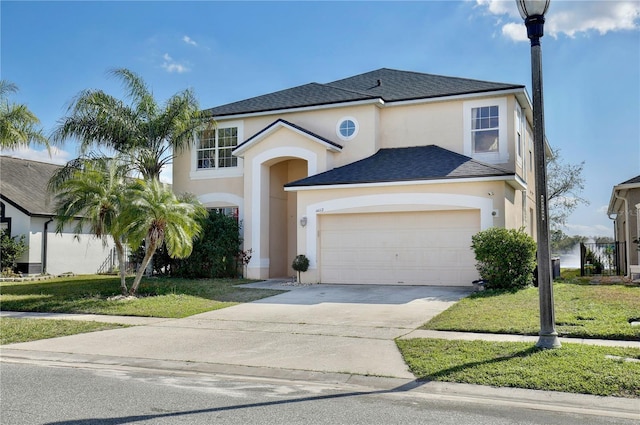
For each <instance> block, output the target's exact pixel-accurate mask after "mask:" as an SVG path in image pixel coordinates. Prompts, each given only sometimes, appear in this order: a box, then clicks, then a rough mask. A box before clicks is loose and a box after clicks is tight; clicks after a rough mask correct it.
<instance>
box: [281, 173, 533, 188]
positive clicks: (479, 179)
mask: <svg viewBox="0 0 640 425" xmlns="http://www.w3.org/2000/svg"><path fill="white" fill-rule="evenodd" d="M487 181H507V182H508V183H509V184H511V185H512V186H513V184H512V182H513V183H516V182H518V183H516V184H517V185H518V186H522V187H521V188H520V189H519V190H524V189H526V188H527V185H526V184H524V182H522V180H520V179H519V177H518V176H517V175H515V174H513V175H509V176H495V177H471V178H462V179H455V178H454V179H436V180H407V181H394V182H376V183H354V184H327V185H314V186H294V187H285V188H284V190H285V191H287V192H296V191H302V190H322V189H359V188H367V187H391V186H417V185H424V184H452V183H475V182H487Z"/></svg>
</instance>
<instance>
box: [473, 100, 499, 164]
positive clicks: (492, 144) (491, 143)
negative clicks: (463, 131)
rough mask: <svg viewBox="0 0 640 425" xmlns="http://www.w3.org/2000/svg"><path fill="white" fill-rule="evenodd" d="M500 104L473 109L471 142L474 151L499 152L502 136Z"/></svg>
mask: <svg viewBox="0 0 640 425" xmlns="http://www.w3.org/2000/svg"><path fill="white" fill-rule="evenodd" d="M498 111H499V108H498V106H495V105H494V106H483V107H480V108H472V109H471V143H472V145H473V153H484V152H498V138H499V136H500V125H499V114H498Z"/></svg>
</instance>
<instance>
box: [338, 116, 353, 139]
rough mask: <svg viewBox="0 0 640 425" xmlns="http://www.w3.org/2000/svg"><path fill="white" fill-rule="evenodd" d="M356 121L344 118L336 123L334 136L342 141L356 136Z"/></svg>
mask: <svg viewBox="0 0 640 425" xmlns="http://www.w3.org/2000/svg"><path fill="white" fill-rule="evenodd" d="M358 128H359V127H358V121H356V119H355V118H352V117H345V118H342V119H341V120H339V121H338V125H337V126H336V134H337V135H338V137H339V138H340V139H342V140H351V139H353V138H354V137H356V135H357V134H358Z"/></svg>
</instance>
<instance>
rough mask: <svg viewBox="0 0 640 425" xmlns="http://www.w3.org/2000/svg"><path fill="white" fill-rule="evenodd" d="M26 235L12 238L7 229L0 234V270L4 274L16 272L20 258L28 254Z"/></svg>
mask: <svg viewBox="0 0 640 425" xmlns="http://www.w3.org/2000/svg"><path fill="white" fill-rule="evenodd" d="M24 239H25V238H24V235H20V236H14V237H11V235H10V234H9V231H8V230H7V229H4V230H2V233H0V263H1V267H0V270H1V271H2V273H5V270H6V271H7V272H11V273H13V272H15V269H16V262H17V261H18V258H20V257H21V256H22V254H24V253H25V252H27V248H28V247H27V244H26V242H25V241H24Z"/></svg>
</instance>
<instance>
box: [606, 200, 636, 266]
mask: <svg viewBox="0 0 640 425" xmlns="http://www.w3.org/2000/svg"><path fill="white" fill-rule="evenodd" d="M619 190H620V189H618V190H614V191H613V196H614V197H615V198H616V199H620V200H622V201H624V216H625V217H624V218H625V219H624V239H625V241H624V244H625V249H626V251H627V252H626V255H625V257H626V259H625V265H624V266H625V269H626V270H625V276H626V277H631V269H630V268H629V254H630V253H631V251H629V249H630V248H631V244H630V241H629V236H630V235H629V201H628V200H627V198H623V197H621V196H619V195H618V192H619ZM609 218H610V219H611V215H609ZM617 218H618V214H616V219H617Z"/></svg>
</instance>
